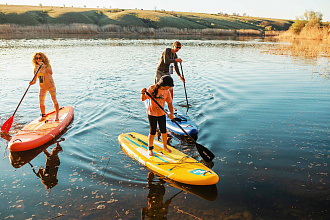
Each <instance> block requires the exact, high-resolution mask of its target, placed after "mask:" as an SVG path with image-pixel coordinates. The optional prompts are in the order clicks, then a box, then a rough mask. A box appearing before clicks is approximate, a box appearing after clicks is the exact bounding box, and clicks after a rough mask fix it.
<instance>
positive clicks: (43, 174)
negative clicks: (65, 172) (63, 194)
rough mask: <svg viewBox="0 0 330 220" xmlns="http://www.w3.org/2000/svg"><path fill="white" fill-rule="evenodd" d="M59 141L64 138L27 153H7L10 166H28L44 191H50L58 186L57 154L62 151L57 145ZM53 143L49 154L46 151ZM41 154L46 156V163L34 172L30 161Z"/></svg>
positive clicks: (58, 164)
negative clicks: (43, 187)
mask: <svg viewBox="0 0 330 220" xmlns="http://www.w3.org/2000/svg"><path fill="white" fill-rule="evenodd" d="M61 141H64V138H61V139H60V140H56V139H54V140H52V141H50V142H49V143H47V144H45V145H43V146H40V147H38V148H35V149H32V150H28V151H13V152H12V151H11V152H9V160H10V164H11V165H12V166H13V167H14V168H20V167H22V166H24V165H25V164H29V165H30V166H31V168H32V170H33V173H34V174H35V175H36V176H37V177H38V178H40V180H41V183H42V184H43V185H44V186H45V189H46V190H50V189H51V188H53V187H54V186H56V185H57V184H58V179H57V172H58V168H59V166H60V159H59V156H58V153H59V152H61V151H62V150H63V149H62V147H61V146H60V144H59V143H60V142H61ZM54 143H55V147H54V148H53V149H52V150H51V153H49V152H48V150H47V149H48V147H49V146H51V145H53V144H54ZM41 152H43V153H44V155H45V156H46V163H45V166H40V167H39V169H38V170H37V171H36V170H35V168H34V166H33V165H32V163H33V162H32V160H33V159H34V158H36V157H37V156H38V155H39V154H40V153H41Z"/></svg>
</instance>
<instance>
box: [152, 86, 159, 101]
mask: <svg viewBox="0 0 330 220" xmlns="http://www.w3.org/2000/svg"><path fill="white" fill-rule="evenodd" d="M159 88H160V85H159V84H158V83H156V85H155V88H154V90H152V92H151V95H152V96H153V97H155V98H156V97H157V94H158V89H159Z"/></svg>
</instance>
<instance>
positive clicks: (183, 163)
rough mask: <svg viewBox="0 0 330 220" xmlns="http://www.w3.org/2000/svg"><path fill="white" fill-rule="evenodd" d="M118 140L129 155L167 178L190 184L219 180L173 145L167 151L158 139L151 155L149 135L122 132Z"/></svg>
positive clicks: (210, 183) (202, 183)
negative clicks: (149, 152)
mask: <svg viewBox="0 0 330 220" xmlns="http://www.w3.org/2000/svg"><path fill="white" fill-rule="evenodd" d="M118 142H119V144H120V146H121V147H122V149H123V151H124V152H125V153H126V154H127V155H128V156H130V157H131V158H133V159H134V160H136V161H137V162H139V163H140V164H142V165H143V166H146V167H147V168H148V169H150V170H151V171H153V172H155V173H157V174H158V175H160V176H163V177H165V178H168V179H171V180H174V181H177V182H180V183H185V184H190V185H212V184H216V183H217V182H218V181H219V177H218V175H217V174H216V173H215V172H213V171H212V170H211V169H209V168H208V167H206V166H205V165H203V164H202V163H200V162H198V161H197V160H195V159H194V158H192V157H190V156H188V155H186V154H184V153H182V152H180V151H178V150H176V149H175V148H173V147H171V146H167V147H168V148H169V149H170V150H171V151H172V152H171V153H169V152H167V151H166V150H164V148H163V144H162V143H161V142H159V141H157V140H154V150H153V153H154V156H149V154H148V144H147V143H148V137H147V136H144V135H141V134H138V133H135V132H131V133H126V134H121V135H119V137H118Z"/></svg>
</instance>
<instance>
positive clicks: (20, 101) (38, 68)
mask: <svg viewBox="0 0 330 220" xmlns="http://www.w3.org/2000/svg"><path fill="white" fill-rule="evenodd" d="M41 66H42V65H40V66H39V67H38V69H37V71H36V72H35V74H34V76H33V78H32V80H31V82H32V81H33V80H34V78H36V76H37V74H38V72H39V70H40V68H41ZM30 86H31V85H30V84H29V86H28V87H27V89H26V91H25V93H24V95H23V97H22V99H21V101H20V102H19V104H18V106H17V107H16V109H15V111H14V114H13V116H14V115H15V114H16V112H17V110H18V107H19V106H20V105H21V103H22V101H23V99H24V97H25V95H26V93H27V92H28V90H29V88H30Z"/></svg>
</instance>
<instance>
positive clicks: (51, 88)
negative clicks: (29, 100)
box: [30, 52, 59, 121]
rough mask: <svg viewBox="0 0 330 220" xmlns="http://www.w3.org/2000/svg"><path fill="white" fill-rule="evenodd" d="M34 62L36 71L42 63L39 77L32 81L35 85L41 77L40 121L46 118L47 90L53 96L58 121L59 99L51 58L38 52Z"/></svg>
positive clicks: (31, 83) (34, 56)
mask: <svg viewBox="0 0 330 220" xmlns="http://www.w3.org/2000/svg"><path fill="white" fill-rule="evenodd" d="M32 63H33V65H34V71H36V70H37V69H38V67H39V66H40V65H42V66H41V68H40V70H39V72H38V75H37V77H35V78H34V79H33V80H32V81H31V82H30V85H33V84H35V83H36V81H37V78H38V79H39V86H40V91H39V104H40V111H41V119H40V121H42V120H44V119H45V118H46V115H45V98H46V94H47V92H49V93H50V95H51V97H52V101H53V103H54V108H55V112H56V116H55V121H58V120H59V118H58V113H59V105H58V103H57V99H56V87H55V83H54V80H53V76H52V75H53V71H52V67H51V66H50V64H49V59H48V57H47V56H46V55H45V54H44V53H41V52H38V53H35V54H34V55H33V59H32Z"/></svg>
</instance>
